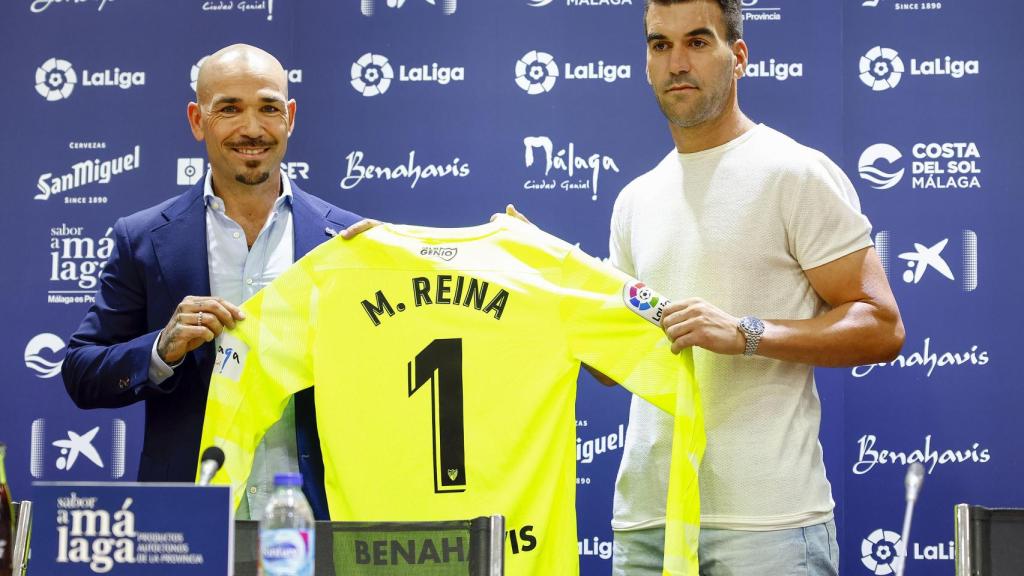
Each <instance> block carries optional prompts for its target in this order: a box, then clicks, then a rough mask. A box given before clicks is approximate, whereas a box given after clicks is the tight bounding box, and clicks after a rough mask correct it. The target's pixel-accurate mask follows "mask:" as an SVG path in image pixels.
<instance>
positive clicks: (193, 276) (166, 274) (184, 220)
mask: <svg viewBox="0 0 1024 576" xmlns="http://www.w3.org/2000/svg"><path fill="white" fill-rule="evenodd" d="M163 215H164V217H165V218H167V222H166V223H165V224H163V225H161V226H158V227H157V228H156V229H154V230H153V232H152V234H151V235H150V237H151V238H152V241H153V252H154V253H155V254H156V258H157V263H158V264H159V266H160V272H161V274H162V275H163V282H164V284H165V285H166V286H167V290H168V292H169V297H170V299H171V301H172V302H174V303H175V304H177V302H179V301H181V299H182V298H184V297H185V296H188V295H196V296H205V295H208V294H209V292H210V268H209V263H208V262H209V257H208V250H207V246H206V206H205V205H204V204H203V188H202V183H200V184H198V185H197V186H196V187H194V188H192V189H191V190H189V191H188V192H187V193H185V194H183V195H182V196H181V197H180V198H179V199H178V201H177V202H174V203H173V204H171V205H170V206H169V207H168V208H167V209H166V210H164V212H163Z"/></svg>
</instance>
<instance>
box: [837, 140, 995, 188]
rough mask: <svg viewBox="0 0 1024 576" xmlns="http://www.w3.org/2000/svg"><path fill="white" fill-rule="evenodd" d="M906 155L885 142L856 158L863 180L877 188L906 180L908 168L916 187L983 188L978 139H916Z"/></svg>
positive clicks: (890, 186)
mask: <svg viewBox="0 0 1024 576" xmlns="http://www.w3.org/2000/svg"><path fill="white" fill-rule="evenodd" d="M907 151H909V152H910V154H909V159H906V157H907V155H905V154H904V153H903V152H901V151H900V149H899V148H897V147H895V146H893V145H892V144H889V143H886V142H878V143H875V144H872V145H870V146H868V147H867V148H865V149H864V151H863V152H862V153H861V155H860V158H859V159H858V160H857V172H858V174H860V177H861V179H862V180H864V181H865V182H867V183H868V184H869V185H870V186H871V187H872V188H875V189H877V190H888V189H889V188H893V187H894V186H896V185H897V184H899V183H900V182H902V181H904V176H906V175H907V169H908V168H909V169H910V170H909V174H910V182H909V183H910V187H911V188H912V189H914V190H970V189H977V188H981V175H982V170H981V162H982V155H981V148H980V147H979V146H978V144H977V142H971V141H961V142H916V143H914V144H912V145H910V146H909V147H908V148H907Z"/></svg>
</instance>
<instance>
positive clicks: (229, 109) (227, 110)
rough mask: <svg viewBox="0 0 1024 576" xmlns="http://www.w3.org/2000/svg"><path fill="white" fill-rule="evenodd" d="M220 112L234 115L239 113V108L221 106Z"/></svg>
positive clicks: (231, 105) (232, 105) (230, 105)
mask: <svg viewBox="0 0 1024 576" xmlns="http://www.w3.org/2000/svg"><path fill="white" fill-rule="evenodd" d="M220 111H221V112H223V113H225V114H234V113H235V112H238V106H235V105H234V104H228V105H226V106H221V109H220Z"/></svg>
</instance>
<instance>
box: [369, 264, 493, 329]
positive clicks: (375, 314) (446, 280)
mask: <svg viewBox="0 0 1024 576" xmlns="http://www.w3.org/2000/svg"><path fill="white" fill-rule="evenodd" d="M411 288H412V294H411V296H412V303H413V306H415V307H417V308H418V307H420V306H427V305H431V304H448V305H450V306H465V307H467V308H469V307H472V308H473V309H474V310H479V311H481V312H483V313H484V314H493V315H494V319H495V320H501V315H502V314H503V313H504V312H505V305H506V304H508V291H507V290H505V289H504V288H495V287H493V286H491V285H490V283H488V282H485V281H483V280H478V279H476V278H473V277H471V276H459V275H451V274H438V275H437V276H435V277H434V278H432V279H431V278H428V277H426V276H417V277H415V278H413V279H412V282H411ZM495 290H497V292H495ZM374 298H375V299H376V303H371V302H370V301H369V300H363V301H362V305H363V310H364V311H365V312H366V315H367V316H369V317H370V322H373V325H374V326H380V322H381V318H382V317H383V316H384V314H387V315H388V316H394V315H395V313H396V310H397V311H398V312H405V311H406V309H407V308H408V306H406V303H405V302H398V301H396V303H395V304H394V305H392V303H391V301H390V300H389V299H388V297H387V296H385V295H384V292H383V291H381V290H377V292H376V293H375V294H374ZM407 301H408V300H407Z"/></svg>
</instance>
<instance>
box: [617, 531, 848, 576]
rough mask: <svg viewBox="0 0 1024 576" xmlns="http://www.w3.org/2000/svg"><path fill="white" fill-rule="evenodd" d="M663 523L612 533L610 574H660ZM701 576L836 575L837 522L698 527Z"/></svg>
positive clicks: (837, 557) (656, 575)
mask: <svg viewBox="0 0 1024 576" xmlns="http://www.w3.org/2000/svg"><path fill="white" fill-rule="evenodd" d="M664 540H665V530H664V528H652V529H648V530H634V531H629V532H616V533H615V546H614V549H613V555H612V574H613V576H661V563H662V554H663V551H664ZM698 554H699V556H700V576H838V574H839V543H838V542H837V541H836V524H835V521H833V520H830V521H828V522H826V523H824V524H817V525H814V526H808V527H806V528H793V529H789V530H771V531H768V532H749V531H740V530H711V529H706V528H702V529H701V531H700V549H699V551H698Z"/></svg>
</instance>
